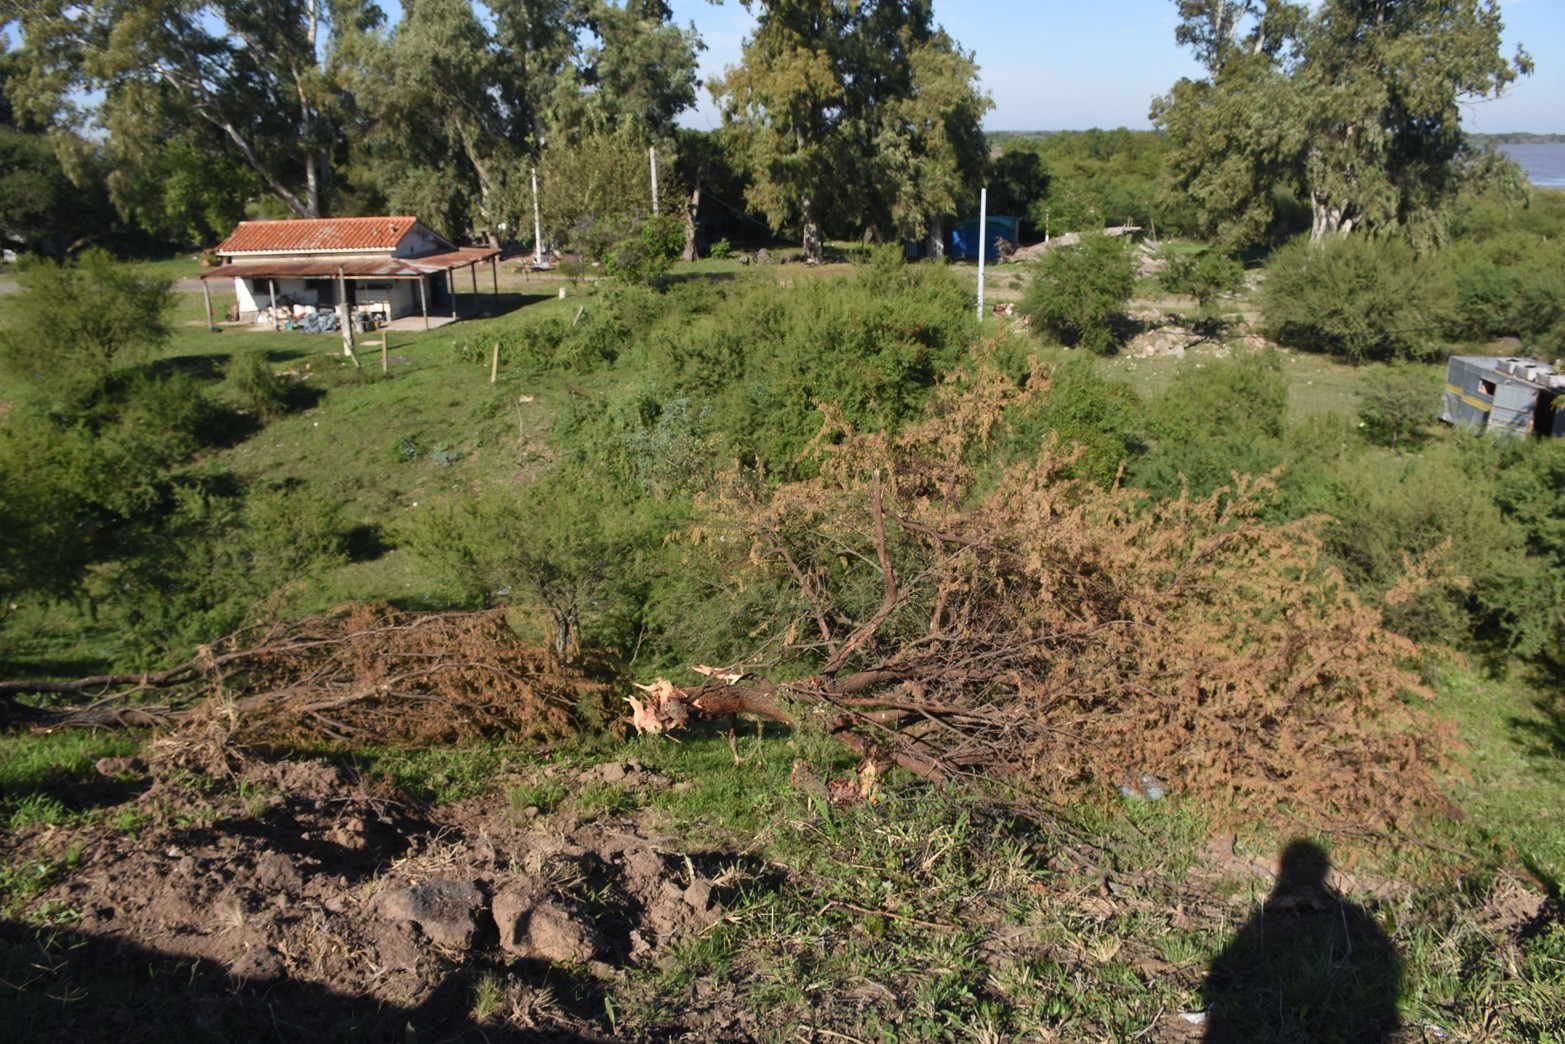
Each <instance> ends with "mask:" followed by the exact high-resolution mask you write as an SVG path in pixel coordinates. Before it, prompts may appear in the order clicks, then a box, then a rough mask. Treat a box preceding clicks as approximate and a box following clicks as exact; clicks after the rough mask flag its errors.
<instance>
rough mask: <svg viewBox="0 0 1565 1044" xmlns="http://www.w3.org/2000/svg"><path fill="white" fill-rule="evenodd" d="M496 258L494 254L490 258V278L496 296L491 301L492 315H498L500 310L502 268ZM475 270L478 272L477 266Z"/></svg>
mask: <svg viewBox="0 0 1565 1044" xmlns="http://www.w3.org/2000/svg"><path fill="white" fill-rule="evenodd" d="M496 260H497V259H496V258H495V257H493V256H491V257H490V258H489V279H490V281H491V282H492V283H493V285H494V297H493V298H491V299H490V301H489V312H490V314H491V315H498V314H499V312H500V270H499V266H498V265H497V263H496ZM473 271H474V272H475V273H476V272H477V271H478V269H476V268H475V269H473Z"/></svg>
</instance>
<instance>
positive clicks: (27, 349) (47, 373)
mask: <svg viewBox="0 0 1565 1044" xmlns="http://www.w3.org/2000/svg"><path fill="white" fill-rule="evenodd" d="M15 278H16V280H17V282H18V283H20V284H21V292H19V293H17V294H16V295H14V296H13V297H12V298H11V299H10V300H8V301H7V302H6V324H5V329H4V330H0V364H3V365H4V368H5V369H7V370H9V371H11V373H12V374H13V375H14V376H15V377H18V378H20V379H21V380H22V381H25V382H27V383H29V384H35V385H37V386H39V387H42V388H44V389H46V390H47V392H48V393H50V394H51V395H52V396H54V397H56V398H58V399H59V400H61V401H62V402H63V403H64V404H65V405H66V407H67V408H68V409H71V410H75V409H80V408H82V407H84V406H85V405H87V404H89V403H90V402H91V401H92V400H93V399H95V398H97V397H98V396H100V395H102V394H103V393H104V392H105V391H106V390H107V388H108V386H109V382H110V379H111V377H112V375H113V374H114V372H115V371H116V370H118V369H120V368H122V367H123V366H125V365H126V364H127V363H132V362H137V361H140V360H141V359H143V358H145V357H146V356H147V355H148V353H149V352H150V351H151V350H152V349H153V348H154V347H156V346H157V345H159V344H161V343H162V342H163V341H165V340H167V338H168V335H169V325H168V310H169V307H170V306H171V304H172V303H173V297H172V294H171V291H170V289H169V282H168V280H166V279H153V278H149V277H147V276H144V275H142V274H141V273H140V272H139V271H138V270H137V269H135V268H133V267H131V266H129V265H122V264H120V263H119V262H117V261H115V260H114V259H113V258H112V257H110V256H109V255H108V254H107V253H106V252H105V251H103V250H99V249H96V248H94V249H92V250H87V251H85V252H83V253H82V254H81V255H80V256H79V257H77V258H76V259H75V260H74V261H72V262H70V263H69V264H63V265H62V264H56V263H55V262H53V261H28V262H27V263H25V264H22V265H20V266H18V268H17V271H16V276H15Z"/></svg>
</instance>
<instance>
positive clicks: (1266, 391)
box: [1130, 354, 1288, 497]
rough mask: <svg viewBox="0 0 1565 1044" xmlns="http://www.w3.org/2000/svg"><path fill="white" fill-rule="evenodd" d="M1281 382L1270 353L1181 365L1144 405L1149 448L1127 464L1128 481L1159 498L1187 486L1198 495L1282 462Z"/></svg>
mask: <svg viewBox="0 0 1565 1044" xmlns="http://www.w3.org/2000/svg"><path fill="white" fill-rule="evenodd" d="M1287 409H1288V384H1287V381H1286V380H1285V379H1284V378H1283V376H1282V373H1281V370H1280V367H1279V365H1278V361H1277V359H1276V358H1275V357H1273V356H1272V355H1270V354H1253V355H1246V356H1241V357H1238V358H1234V359H1227V360H1217V361H1213V362H1210V363H1207V364H1206V366H1205V367H1203V368H1200V369H1197V368H1195V367H1184V368H1181V369H1180V370H1179V371H1178V373H1177V375H1176V376H1175V378H1174V383H1173V386H1172V387H1170V388H1169V389H1168V390H1167V391H1166V392H1164V393H1163V394H1162V395H1160V396H1158V397H1157V398H1156V399H1154V400H1153V401H1152V403H1151V405H1150V407H1149V408H1148V410H1147V415H1148V416H1147V420H1148V427H1149V428H1150V429H1151V432H1152V436H1153V441H1154V445H1153V448H1152V449H1151V450H1150V451H1149V452H1148V453H1147V454H1146V455H1145V456H1144V457H1142V458H1141V459H1139V460H1137V461H1135V462H1133V463H1132V465H1131V468H1130V479H1131V481H1132V483H1134V484H1135V485H1136V486H1139V487H1140V488H1142V489H1144V490H1146V491H1147V492H1149V493H1152V494H1153V495H1154V496H1159V497H1176V496H1179V495H1180V491H1181V489H1182V488H1183V487H1185V486H1186V485H1188V486H1189V489H1190V492H1191V494H1192V495H1194V496H1205V495H1207V494H1208V493H1210V492H1211V491H1212V490H1214V489H1216V488H1217V487H1218V486H1224V485H1230V484H1231V483H1232V482H1233V476H1234V473H1235V472H1237V473H1239V474H1241V475H1264V474H1266V473H1267V472H1269V471H1271V470H1272V469H1273V468H1275V467H1276V466H1277V465H1278V464H1280V463H1282V436H1283V431H1284V427H1285V423H1284V421H1285V417H1286V414H1287Z"/></svg>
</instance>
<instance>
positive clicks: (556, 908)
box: [494, 889, 602, 962]
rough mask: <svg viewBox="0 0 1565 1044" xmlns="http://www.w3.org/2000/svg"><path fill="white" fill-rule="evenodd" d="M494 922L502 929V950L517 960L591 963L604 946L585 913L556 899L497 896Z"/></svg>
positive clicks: (516, 893)
mask: <svg viewBox="0 0 1565 1044" xmlns="http://www.w3.org/2000/svg"><path fill="white" fill-rule="evenodd" d="M494 919H495V924H496V925H498V926H499V928H500V947H501V948H502V949H503V950H505V952H506V953H510V954H514V955H516V956H517V957H536V958H538V959H540V960H545V961H561V962H582V961H590V960H592V959H593V957H595V956H596V955H597V953H598V949H599V946H600V945H601V942H602V940H601V939H600V938H599V936H598V930H597V927H596V926H595V925H594V924H593V923H592V919H591V918H590V917H588V916H587V915H586V914H585V913H582V914H580V915H578V914H576V913H574V912H573V911H572V910H570V909H569V908H567V907H566V906H565V904H563V903H561V902H559V901H557V900H555V899H538V898H537V897H536V895H535V894H534V893H532V892H529V891H523V890H520V889H511V890H509V891H505V892H501V893H500V894H499V895H497V896H495V901H494Z"/></svg>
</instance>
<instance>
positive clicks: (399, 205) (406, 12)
mask: <svg viewBox="0 0 1565 1044" xmlns="http://www.w3.org/2000/svg"><path fill="white" fill-rule="evenodd" d="M526 57H530V56H516V55H513V54H510V53H507V52H505V51H503V50H502V49H501V48H500V47H499V46H498V44H497V41H496V39H495V36H494V34H493V33H492V31H491V30H490V29H489V28H488V27H487V26H486V25H485V24H484V22H483V21H482V20H480V18H479V17H478V14H477V12H476V11H475V10H474V8H473V5H472V4H471V3H470V2H469V0H408V2H406V3H404V5H403V8H402V19H401V20H400V21H399V22H398V23H397V25H396V26H395V27H394V29H393V31H392V33H391V35H390V37H389V38H388V39H386V40H385V41H384V43H383V45H382V46H380V47H376V48H367V49H366V50H365V51H364V53H363V54H362V56H361V61H360V62H359V64H358V66H357V69H356V73H357V79H356V82H355V84H354V88H355V94H356V96H357V98H358V101H359V105H360V109H361V112H362V113H363V127H362V130H361V132H360V141H359V143H358V145H359V153H360V155H361V157H362V158H363V162H364V163H365V165H367V166H369V167H370V168H372V170H373V172H374V173H373V180H375V181H376V182H377V183H378V184H379V187H380V189H381V191H382V192H383V193H384V194H385V197H386V204H387V206H388V207H389V208H390V209H392V210H395V211H398V212H405V213H413V214H418V215H420V216H421V217H422V218H424V220H425V221H427V222H428V223H429V224H430V225H432V226H433V227H435V228H437V229H438V230H439V231H440V232H442V233H444V234H445V235H448V236H450V235H457V234H460V233H461V232H463V231H465V230H466V229H467V228H468V227H469V225H470V224H478V225H481V226H483V227H485V228H487V229H489V230H490V231H491V233H493V232H495V231H496V230H498V229H499V228H501V227H505V226H508V225H511V224H514V222H515V220H516V218H517V217H518V215H519V214H520V213H521V212H522V209H523V207H524V206H525V201H524V200H523V198H522V194H521V192H520V191H519V190H520V189H521V188H522V187H523V186H525V183H526V179H525V175H523V176H518V173H517V168H518V166H519V165H520V164H521V162H522V158H523V157H524V155H525V153H526V149H527V141H528V136H529V135H530V133H531V131H532V121H531V120H530V119H529V118H528V116H527V114H526V113H520V112H518V111H517V110H516V109H514V108H513V107H512V106H510V105H508V104H507V102H506V97H507V95H508V94H509V93H511V92H508V91H506V90H505V88H506V87H507V86H508V85H509V84H510V81H511V80H512V79H513V78H514V77H515V76H516V75H517V71H518V70H517V65H518V64H519V63H518V61H517V59H518V58H524V59H525V58H526Z"/></svg>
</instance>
